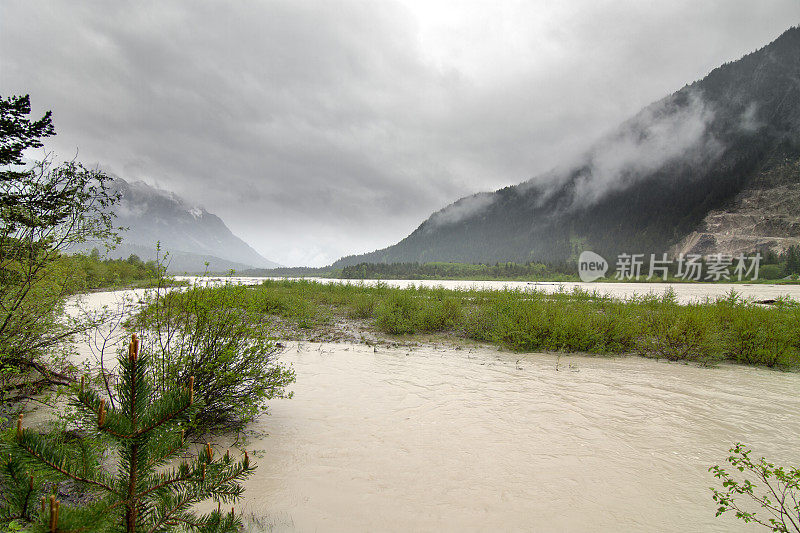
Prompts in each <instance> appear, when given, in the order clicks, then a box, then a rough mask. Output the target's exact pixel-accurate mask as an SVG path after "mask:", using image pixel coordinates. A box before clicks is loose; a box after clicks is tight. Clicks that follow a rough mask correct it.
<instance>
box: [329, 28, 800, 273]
mask: <svg viewBox="0 0 800 533" xmlns="http://www.w3.org/2000/svg"><path fill="white" fill-rule="evenodd" d="M798 161H800V28H797V27H795V28H791V29H789V30H787V31H786V32H785V33H784V34H783V35H781V36H780V37H779V38H778V39H776V40H775V41H773V42H772V43H770V44H769V45H767V46H765V47H764V48H762V49H760V50H758V51H756V52H753V53H751V54H749V55H747V56H745V57H743V58H741V59H740V60H738V61H735V62H732V63H727V64H725V65H722V66H721V67H719V68H717V69H715V70H713V71H712V72H711V73H710V74H708V76H706V77H705V78H703V79H702V80H700V81H697V82H695V83H692V84H691V85H687V86H685V87H684V88H682V89H681V90H679V91H677V92H676V93H674V94H672V95H670V96H668V97H666V98H664V99H663V100H660V101H658V102H655V103H653V104H651V105H650V106H648V107H646V108H645V109H643V110H642V111H641V112H639V113H638V114H637V115H636V116H634V117H633V118H632V119H630V120H628V121H627V122H625V123H623V124H622V125H621V126H620V127H619V128H618V129H617V130H615V131H614V132H613V133H612V134H610V135H608V136H606V137H605V138H603V139H601V140H600V141H599V142H597V143H596V144H595V145H594V146H593V147H592V148H591V149H590V150H588V151H587V153H586V154H584V156H583V157H582V158H580V160H579V161H578V162H573V163H571V164H567V165H564V166H562V168H560V169H556V170H553V171H551V172H549V173H547V174H545V175H542V176H538V177H536V178H533V179H531V180H529V181H527V182H524V183H521V184H519V185H516V186H513V187H507V188H504V189H500V190H498V191H495V192H493V193H481V194H478V195H474V196H470V197H467V198H462V199H461V200H459V201H457V202H455V203H453V204H451V205H449V206H447V207H445V208H444V209H442V210H441V211H438V212H436V213H434V214H433V215H432V216H431V217H430V218H428V219H427V220H425V221H424V222H423V223H422V224H421V225H420V226H419V227H418V228H417V229H416V230H415V231H414V232H413V233H412V234H411V235H409V236H408V237H406V238H405V239H403V240H402V241H400V242H399V243H398V244H396V245H394V246H390V247H389V248H385V249H383V250H378V251H375V252H372V253H369V254H364V255H360V256H350V257H345V258H343V259H340V260H339V261H337V262H336V263H334V265H333V266H334V267H342V266H345V265H350V264H356V263H360V262H411V261H419V262H427V261H458V262H490V263H493V262H495V261H518V262H521V261H529V260H536V261H563V260H565V259H568V258H569V257H570V256H574V254H575V252H576V250H577V251H580V250H581V249H590V250H594V251H595V252H598V253H600V254H602V255H605V256H607V257H609V256H611V257H613V256H614V255H616V254H617V253H621V252H628V253H651V252H653V253H660V252H667V251H670V250H676V249H678V248H683V249H691V248H693V246H695V245H697V244H698V242H699V241H700V240H703V239H699V238H697V239H695V241H696V242H694V244H693V243H692V242H691V240H692V239H691V238H690V237H691V236H692V235H693V234H695V233H697V234H701V233H704V231H703V230H704V229H708V225H709V223H710V221H709V220H708V219H707V217H709V216H710V215H714V214H718V213H724V212H728V211H732V210H736V209H739V207H737V206H741V205H742V202H743V201H744V200H746V198H744V197H743V196H742V195H744V196H746V197H752V195H754V194H755V195H756V196H757V195H758V194H759V191H768V190H770V189H772V188H773V186H776V185H775V183H776V182H774V181H772V182H771V181H770V180H769V179H768V178H769V176H774V175H776V174H780V176H781V178H780V184H779V186H780V187H784V188H788V189H790V190H792V191H797V190H798V187H800V175H799V174H798V165H797V162H798ZM748 195H749V196H748ZM771 197H772V198H773V200H774V201H777V199H776V198H775V195H774V194H772V196H771ZM761 199H762V201H761V202H760V203H753V202H750V203H749V204H748V205H750V206H751V207H754V209H755V210H756V211H757V214H756V216H759V217H763V220H761V222H760V224H756V225H753V227H752V228H750V229H749V230H748V231H749V233H750V237H749V238H748V239H746V240H748V241H749V244H747V245H745V243H742V242H739V243H738V244H737V246H736V247H737V249H743V248H748V247H750V244H752V246H753V247H756V246H758V245H762V244H765V243H768V244H770V245H772V246H774V247H780V246H781V245H782V244H785V243H786V242H790V241H792V242H793V239H796V238H797V237H800V226H798V224H792V223H791V221H787V220H783V221H782V222H780V221H778V222H775V221H772V220H771V219H770V217H773V214H772V213H773V207H774V208H775V209H777V210H778V211H780V208H778V207H777V205H775V206H773V203H772V202H773V200H770V195H769V194H767V195H766V196H765V195H762V198H761ZM745 203H746V202H745ZM750 214H751V215H753V213H752V212H751V213H750ZM784 219H785V217H784ZM773 222H775V223H773ZM776 224H777V226H780V228H781V230H780V231H781V232H782V233H781V236H782V238H784V237H785V238H788V239H789V241H786V240H774V239H770V238H769V236H766V237H765V238H763V239H762V238H759V237H760V235H759V234H758V232H759V231H766V232H768V231H769V228H770V227H775V226H776ZM759 228H762V229H759ZM705 233H707V234H708V233H709V232H708V231H706V232H705ZM711 234H712V237H713V232H711ZM706 237H708V235H706ZM712 241H713V242H712ZM703 242H704V243H705V245H704V246H701V248H703V250H704V251H706V252H707V251H714V250H715V248H716V247H717V245H719V246H722V245H721V244H720V243H721V242H722V241H720V240H717V239H716V238H715V237H714V238H713V239H711V240H710V239H708V238H706V239H705V240H703ZM709 243H711V244H710V245H709ZM723 248H724V246H723Z"/></svg>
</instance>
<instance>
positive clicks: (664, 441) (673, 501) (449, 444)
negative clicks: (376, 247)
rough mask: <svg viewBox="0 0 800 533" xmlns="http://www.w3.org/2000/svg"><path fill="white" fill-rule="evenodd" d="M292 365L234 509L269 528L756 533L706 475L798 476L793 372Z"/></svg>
mask: <svg viewBox="0 0 800 533" xmlns="http://www.w3.org/2000/svg"><path fill="white" fill-rule="evenodd" d="M127 294H132V293H130V292H128V293H127ZM133 294H134V295H137V296H138V294H139V293H138V292H137V293H133ZM118 298H119V293H116V294H114V293H96V294H92V295H89V296H87V297H86V298H84V301H85V305H86V306H87V307H88V308H93V309H97V308H99V307H101V306H102V305H111V306H113V305H114V302H115V301H117V300H118ZM74 312H75V309H74V308H71V313H74ZM82 353H84V355H85V356H87V357H88V351H87V350H86V349H85V348H84V350H82ZM281 357H282V359H283V361H284V362H286V363H287V364H291V365H292V366H293V367H294V369H295V371H296V373H297V381H296V383H294V384H293V385H292V387H291V390H293V391H294V393H295V396H294V398H292V399H287V400H273V401H271V402H270V414H269V415H265V416H262V417H261V418H259V419H258V420H257V421H256V422H255V423H254V424H253V425H252V426H251V429H253V430H255V431H257V432H258V433H259V434H260V435H259V436H257V437H251V439H250V441H249V442H248V444H247V448H248V449H249V450H256V451H257V456H258V459H257V464H258V469H257V470H256V471H255V474H254V476H253V477H252V478H250V479H249V480H248V481H247V482H246V488H247V490H246V491H245V495H244V499H243V501H241V502H240V503H239V504H237V508H238V509H239V510H240V511H244V512H247V513H252V515H254V516H255V517H256V518H257V519H258V523H259V526H257V527H258V528H259V529H264V530H269V531H300V532H310V531H320V532H323V531H324V532H327V531H547V532H550V531H601V532H602V531H614V532H616V531H676V532H677V531H753V526H749V525H747V524H744V523H743V522H741V521H737V520H736V519H734V518H733V517H722V518H715V517H714V510H715V508H716V506H715V503H714V502H713V500H712V499H711V492H710V490H709V487H711V486H712V485H714V486H716V485H717V480H715V479H714V478H713V476H712V475H711V474H709V473H708V471H707V470H708V468H709V466H711V465H713V464H722V463H723V462H724V461H725V458H726V457H727V455H728V448H730V447H731V446H732V445H733V444H734V443H735V442H736V441H741V442H744V443H747V444H748V445H750V446H751V447H752V448H753V450H754V454H756V455H758V456H760V455H765V456H767V457H768V458H770V459H771V460H774V461H775V462H778V463H780V464H787V465H798V464H800V374H798V373H782V372H777V371H771V370H767V369H761V368H748V367H742V366H734V365H722V366H720V367H718V368H699V367H697V366H694V365H685V364H678V363H667V362H660V361H655V360H650V359H643V358H638V357H613V358H604V357H586V356H576V355H562V356H561V357H558V356H557V355H554V354H538V353H531V354H515V353H510V352H505V351H498V350H497V349H494V348H491V347H486V348H480V347H473V348H462V349H456V348H454V347H450V348H441V347H440V348H415V349H408V348H405V349H403V348H395V349H389V348H381V347H378V348H377V351H375V350H374V349H373V348H372V347H369V346H365V345H348V344H322V345H320V344H308V343H300V344H298V343H292V344H289V345H288V347H287V348H286V350H285V351H284V353H283V355H282V356H281Z"/></svg>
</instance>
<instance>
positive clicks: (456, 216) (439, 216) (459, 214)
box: [427, 193, 495, 229]
mask: <svg viewBox="0 0 800 533" xmlns="http://www.w3.org/2000/svg"><path fill="white" fill-rule="evenodd" d="M494 199H495V196H494V195H493V194H492V193H479V194H475V195H473V196H468V197H466V198H461V199H460V200H458V201H457V202H454V203H452V204H450V205H448V206H447V207H445V208H444V209H442V210H441V211H437V212H436V213H434V214H433V215H431V217H430V219H429V220H428V221H427V223H428V226H427V229H434V228H437V227H440V226H446V225H448V224H456V223H458V222H461V221H462V220H464V219H467V218H470V217H472V216H473V215H475V214H477V213H480V212H481V211H483V210H484V209H486V208H487V207H489V205H491V204H492V202H493V201H494Z"/></svg>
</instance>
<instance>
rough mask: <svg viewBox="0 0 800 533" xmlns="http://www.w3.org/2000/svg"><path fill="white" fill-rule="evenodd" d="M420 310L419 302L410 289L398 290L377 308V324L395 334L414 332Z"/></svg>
mask: <svg viewBox="0 0 800 533" xmlns="http://www.w3.org/2000/svg"><path fill="white" fill-rule="evenodd" d="M418 311H419V310H418V303H417V301H416V299H415V298H414V297H413V296H412V294H411V293H410V292H409V291H408V290H401V291H396V292H393V293H391V294H390V296H388V297H387V298H386V299H384V300H383V301H382V302H381V303H380V304H378V306H377V307H376V308H375V324H376V325H377V326H378V328H379V329H381V330H382V331H385V332H386V333H391V334H394V335H402V334H404V333H414V332H415V331H416V330H417V324H416V323H417V313H418Z"/></svg>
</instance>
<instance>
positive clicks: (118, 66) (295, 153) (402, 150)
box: [0, 0, 800, 266]
mask: <svg viewBox="0 0 800 533" xmlns="http://www.w3.org/2000/svg"><path fill="white" fill-rule="evenodd" d="M798 23H800V1H798V0H750V1H736V0H718V1H712V0H703V1H698V0H670V1H663V0H658V1H652V2H648V1H643V0H628V1H598V0H569V1H567V0H562V1H545V0H541V1H534V0H527V1H517V0H513V1H512V0H508V1H504V0H493V1H468V0H460V1H442V0H397V1H392V0H373V1H334V0H328V1H306V0H285V1H284V0H276V1H266V0H265V1H260V2H255V1H241V2H222V1H219V2H205V1H197V0H191V1H189V0H186V1H169V2H163V1H152V2H115V1H109V0H98V1H95V2H75V1H58V0H41V1H39V0H2V2H1V3H0V94H2V95H4V96H5V95H9V94H16V93H30V95H31V100H32V104H33V107H34V109H35V111H36V112H37V113H40V114H41V113H42V112H43V111H45V110H47V109H50V110H52V111H53V115H54V124H55V127H56V131H57V132H58V135H57V136H56V137H54V138H52V139H51V140H50V141H49V142H48V144H47V147H48V148H49V149H50V150H53V151H54V152H55V153H56V154H59V155H62V156H66V157H70V156H72V155H74V154H75V152H76V151H77V152H78V154H79V155H78V159H79V160H81V161H83V162H84V163H88V164H100V165H101V166H102V167H103V168H105V169H108V170H109V171H111V172H114V173H115V174H117V175H119V176H121V177H123V178H125V179H128V180H143V181H145V182H147V183H149V184H151V185H155V186H158V187H160V188H163V189H167V190H170V191H173V192H175V193H177V194H178V195H180V196H182V197H184V198H186V199H187V200H188V201H189V202H190V203H192V204H197V205H200V206H202V207H205V208H206V209H207V210H208V211H210V212H212V213H215V214H217V215H219V216H220V217H222V219H223V220H224V221H225V222H226V223H227V224H228V226H229V227H230V228H231V229H232V230H233V232H234V233H236V234H237V235H239V236H240V237H242V238H244V239H245V240H246V241H247V242H248V243H250V244H251V245H252V246H254V247H255V248H256V249H257V250H258V251H259V252H261V253H262V255H264V256H265V257H267V258H269V259H271V260H274V261H277V262H279V263H282V264H285V265H313V266H321V265H325V264H329V263H330V262H332V261H334V260H335V259H337V258H339V257H340V256H342V255H348V254H352V253H361V252H367V251H371V250H374V249H376V248H382V247H385V246H388V245H390V244H393V243H395V242H397V241H398V240H400V239H402V238H403V237H405V236H406V235H408V234H409V233H410V232H411V231H413V230H414V229H415V228H416V227H417V226H418V225H419V224H420V223H421V222H422V221H423V220H424V219H425V218H427V216H429V215H430V214H431V213H432V212H434V211H436V210H438V209H440V208H442V207H444V206H445V205H447V204H448V203H451V202H453V201H455V200H457V199H458V198H460V197H462V196H465V195H468V194H472V193H475V192H478V191H486V190H494V189H497V188H500V187H503V186H506V185H511V184H516V183H518V182H520V181H523V180H525V179H527V178H530V177H533V176H535V175H536V174H538V173H540V172H543V171H546V170H548V169H550V168H552V167H553V166H556V165H563V164H565V163H567V162H568V161H569V160H570V159H571V158H574V157H575V156H576V155H577V154H579V153H580V152H581V151H582V150H584V149H585V148H586V147H587V146H588V145H589V144H590V143H591V142H592V141H593V140H595V139H597V138H598V137H599V136H600V135H602V133H603V132H605V131H608V130H609V129H611V128H612V127H614V126H615V125H616V124H618V123H619V122H621V121H622V120H624V119H626V118H628V117H630V116H631V115H633V114H635V113H636V112H637V111H638V110H639V109H640V108H642V107H643V106H645V105H647V104H648V103H650V102H652V101H654V100H657V99H660V98H661V97H663V96H666V95H667V94H669V93H671V92H674V91H676V90H678V89H680V88H681V87H683V85H685V84H686V83H689V82H692V81H694V80H696V79H699V78H702V77H703V76H704V75H705V74H707V73H708V72H709V71H710V70H712V69H713V68H714V67H716V66H718V65H720V64H722V63H724V62H726V61H731V60H735V59H738V58H739V57H741V56H742V55H744V54H746V53H748V52H752V51H753V50H755V49H757V48H760V47H761V46H763V45H765V44H767V43H768V42H770V41H771V40H773V39H774V38H776V37H777V36H778V35H780V34H781V33H782V32H783V31H784V30H786V29H787V28H789V27H790V26H792V25H796V24H798Z"/></svg>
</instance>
